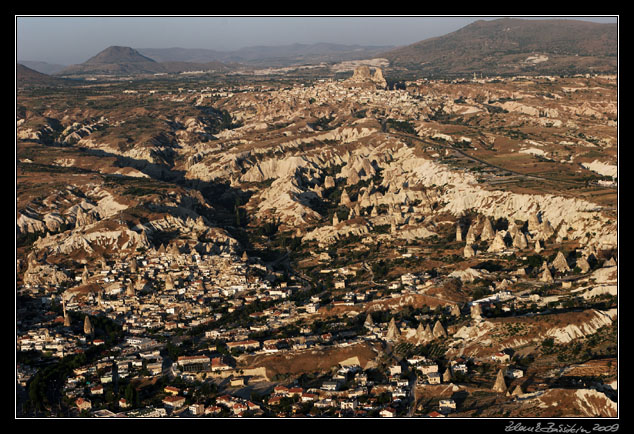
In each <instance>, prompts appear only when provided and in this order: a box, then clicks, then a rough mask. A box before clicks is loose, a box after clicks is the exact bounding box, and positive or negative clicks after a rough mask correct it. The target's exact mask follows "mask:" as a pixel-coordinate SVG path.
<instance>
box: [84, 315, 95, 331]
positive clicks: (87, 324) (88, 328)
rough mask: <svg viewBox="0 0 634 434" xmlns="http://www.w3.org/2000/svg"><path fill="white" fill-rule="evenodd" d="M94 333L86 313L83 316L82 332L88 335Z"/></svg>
mask: <svg viewBox="0 0 634 434" xmlns="http://www.w3.org/2000/svg"><path fill="white" fill-rule="evenodd" d="M94 333H95V329H94V328H93V326H92V324H91V322H90V318H89V317H88V315H86V316H85V318H84V334H85V335H88V336H92V335H93V334H94Z"/></svg>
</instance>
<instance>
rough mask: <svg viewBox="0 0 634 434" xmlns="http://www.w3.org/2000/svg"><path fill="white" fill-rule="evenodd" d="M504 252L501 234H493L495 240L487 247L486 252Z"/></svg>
mask: <svg viewBox="0 0 634 434" xmlns="http://www.w3.org/2000/svg"><path fill="white" fill-rule="evenodd" d="M504 250H506V243H505V242H504V237H503V236H502V233H501V232H498V233H497V234H495V239H494V240H493V242H492V243H491V245H490V246H489V248H488V250H487V252H502V251H504Z"/></svg>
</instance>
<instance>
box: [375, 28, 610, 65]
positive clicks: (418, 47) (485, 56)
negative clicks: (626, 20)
mask: <svg viewBox="0 0 634 434" xmlns="http://www.w3.org/2000/svg"><path fill="white" fill-rule="evenodd" d="M617 43H618V32H617V25H616V24H599V23H592V22H586V21H578V20H554V19H552V20H550V19H549V20H522V19H516V18H502V19H498V20H491V21H484V20H479V21H476V22H474V23H472V24H469V25H467V26H465V27H463V28H462V29H460V30H457V31H455V32H453V33H449V34H447V35H444V36H440V37H436V38H431V39H426V40H424V41H420V42H417V43H414V44H411V45H408V46H406V47H402V48H398V49H395V50H391V51H389V52H386V53H382V54H381V56H380V57H385V58H387V59H388V60H389V61H390V66H392V67H396V68H404V69H409V70H417V71H419V72H424V73H428V74H437V75H466V74H472V73H474V72H475V73H484V74H489V75H490V74H493V75H496V74H517V73H531V72H536V73H551V74H559V73H566V74H569V73H579V72H616V64H617Z"/></svg>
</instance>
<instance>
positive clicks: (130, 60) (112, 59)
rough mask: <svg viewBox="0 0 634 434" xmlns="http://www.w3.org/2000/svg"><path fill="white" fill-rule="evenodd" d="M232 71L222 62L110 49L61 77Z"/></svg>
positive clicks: (70, 67)
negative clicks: (158, 58) (162, 57)
mask: <svg viewBox="0 0 634 434" xmlns="http://www.w3.org/2000/svg"><path fill="white" fill-rule="evenodd" d="M199 70H202V71H205V70H221V71H224V70H228V67H227V66H226V65H224V64H222V63H220V62H207V63H193V62H179V61H176V62H157V61H156V60H154V59H152V58H150V57H146V56H144V55H143V54H141V53H139V52H138V51H137V50H135V49H133V48H130V47H116V46H115V47H108V48H106V49H105V50H103V51H101V52H100V53H98V54H97V55H96V56H93V57H91V58H90V59H88V60H87V61H85V62H84V63H81V64H79V65H71V66H69V67H67V68H65V69H63V70H62V71H60V72H59V73H58V74H57V75H60V76H82V75H136V74H156V73H178V72H186V71H199Z"/></svg>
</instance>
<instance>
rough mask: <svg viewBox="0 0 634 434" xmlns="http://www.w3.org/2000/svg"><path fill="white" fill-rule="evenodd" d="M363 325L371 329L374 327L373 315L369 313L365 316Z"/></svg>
mask: <svg viewBox="0 0 634 434" xmlns="http://www.w3.org/2000/svg"><path fill="white" fill-rule="evenodd" d="M363 326H364V327H365V328H368V329H371V328H373V327H374V321H373V320H372V315H370V314H368V316H367V317H366V318H365V322H364V323H363Z"/></svg>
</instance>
